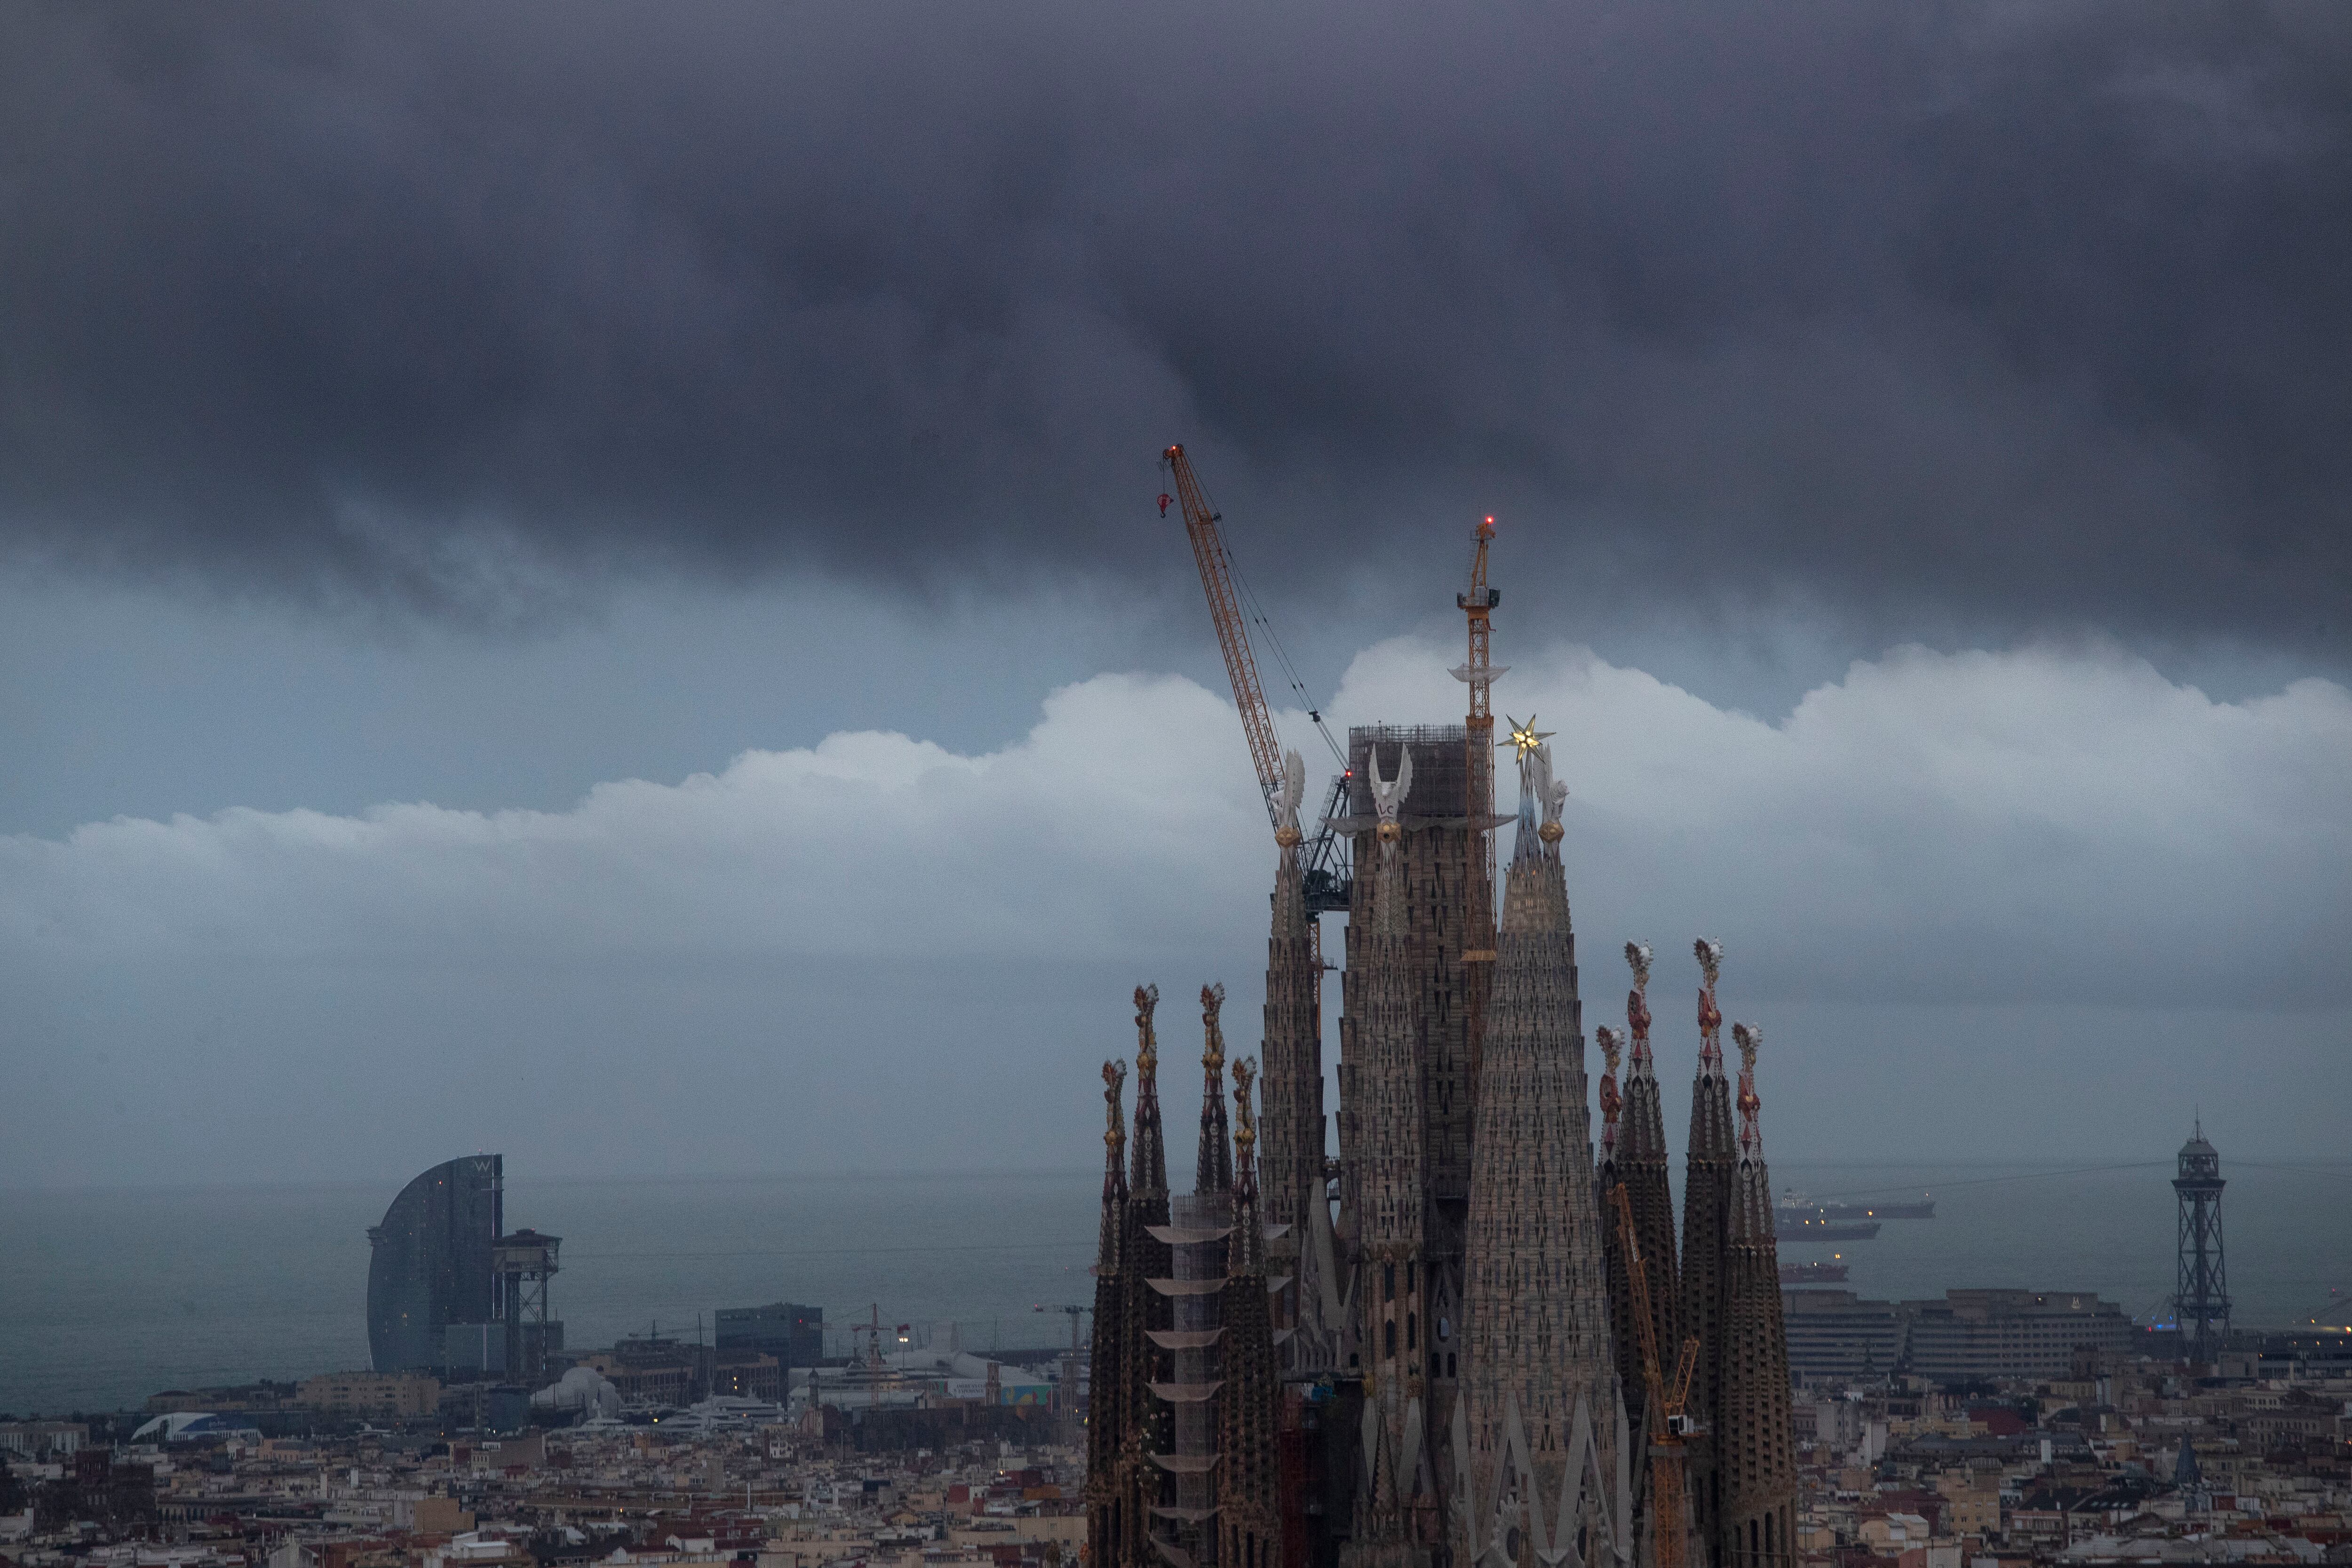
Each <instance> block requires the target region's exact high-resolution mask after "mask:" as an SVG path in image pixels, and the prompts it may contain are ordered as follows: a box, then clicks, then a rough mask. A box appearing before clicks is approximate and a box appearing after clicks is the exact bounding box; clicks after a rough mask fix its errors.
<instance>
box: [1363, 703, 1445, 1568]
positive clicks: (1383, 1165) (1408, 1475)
mask: <svg viewBox="0 0 2352 1568" xmlns="http://www.w3.org/2000/svg"><path fill="white" fill-rule="evenodd" d="M1366 772H1367V773H1368V774H1369V775H1370V776H1369V780H1368V782H1369V784H1370V790H1371V797H1372V805H1373V809H1374V810H1375V811H1376V812H1377V813H1378V826H1377V828H1376V829H1375V833H1374V839H1375V842H1376V843H1377V844H1378V846H1379V849H1378V853H1377V856H1376V860H1377V865H1376V868H1375V869H1374V871H1373V883H1372V889H1373V891H1372V909H1371V921H1370V931H1368V932H1367V933H1366V934H1365V936H1364V937H1363V938H1362V939H1361V940H1360V941H1358V940H1355V939H1353V938H1352V937H1351V939H1350V942H1349V958H1350V964H1349V968H1350V969H1351V970H1357V969H1359V968H1360V972H1361V978H1360V980H1359V981H1358V984H1357V986H1356V988H1355V990H1354V992H1353V994H1352V995H1351V996H1350V998H1349V1001H1350V1011H1351V1013H1353V1014H1354V1017H1353V1018H1352V1020H1351V1022H1352V1026H1353V1029H1352V1037H1351V1039H1350V1042H1349V1048H1350V1051H1351V1053H1352V1054H1354V1056H1355V1058H1356V1059H1355V1060H1354V1061H1353V1062H1351V1063H1349V1064H1348V1071H1349V1079H1350V1081H1351V1083H1352V1084H1355V1085H1360V1086H1361V1096H1362V1102H1363V1103H1362V1109H1361V1110H1360V1111H1359V1112H1358V1113H1357V1124H1358V1126H1359V1127H1360V1130H1361V1132H1360V1146H1359V1148H1358V1150H1357V1152H1356V1188H1355V1194H1356V1200H1357V1202H1356V1214H1355V1222H1356V1237H1355V1239H1356V1243H1357V1258H1356V1262H1357V1272H1356V1287H1355V1292H1356V1301H1357V1303H1358V1306H1357V1310H1356V1314H1355V1325H1356V1330H1357V1341H1356V1349H1355V1352H1354V1354H1355V1359H1356V1361H1357V1362H1358V1363H1359V1364H1360V1366H1361V1369H1362V1373H1363V1378H1364V1439H1363V1457H1364V1467H1365V1468H1364V1470H1363V1472H1362V1473H1361V1474H1360V1476H1359V1478H1358V1481H1357V1509H1356V1521H1355V1529H1354V1533H1353V1537H1352V1539H1351V1541H1350V1542H1349V1547H1348V1556H1347V1557H1346V1559H1345V1561H1346V1562H1348V1563H1349V1564H1350V1565H1351V1568H1368V1565H1375V1564H1377V1565H1379V1568H1389V1565H1391V1564H1393V1563H1399V1562H1401V1561H1402V1560H1403V1559H1402V1557H1401V1556H1400V1554H1401V1553H1403V1552H1407V1551H1408V1550H1409V1548H1410V1546H1411V1544H1412V1542H1417V1541H1421V1540H1423V1539H1424V1538H1425V1537H1426V1535H1427V1534H1428V1533H1429V1531H1430V1530H1431V1529H1432V1527H1433V1521H1431V1520H1430V1518H1429V1517H1428V1516H1429V1515H1430V1514H1431V1513H1433V1510H1434V1507H1435V1498H1434V1496H1433V1492H1432V1489H1431V1487H1430V1485H1429V1484H1428V1483H1429V1481H1430V1479H1431V1478H1430V1472H1429V1466H1428V1456H1427V1454H1426V1452H1425V1438H1426V1436H1427V1412H1426V1408H1425V1406H1424V1405H1423V1397H1424V1395H1425V1394H1426V1392H1427V1380H1428V1376H1429V1365H1428V1359H1427V1358H1428V1356H1429V1353H1430V1347H1429V1344H1428V1342H1427V1317H1428V1313H1427V1307H1426V1300H1425V1295H1426V1292H1427V1290H1428V1287H1429V1284H1430V1280H1429V1271H1428V1269H1427V1268H1426V1267H1425V1264H1426V1263H1427V1260H1428V1259H1427V1247H1428V1210H1427V1207H1426V1203H1427V1194H1428V1181H1427V1175H1428V1142H1427V1130H1428V1118H1427V1116H1426V1114H1425V1111H1424V1108H1425V1099H1424V1089H1423V1059H1422V1053H1421V1050H1420V1046H1421V1031H1420V1026H1419V1019H1418V1018H1417V1016H1416V1008H1415V1005H1414V1003H1415V990H1414V984H1413V972H1412V945H1411V942H1410V940H1409V937H1408V931H1409V930H1410V922H1409V921H1408V920H1407V918H1406V912H1405V878H1404V858H1405V857H1404V844H1403V839H1404V825H1403V821H1402V813H1403V807H1404V802H1405V797H1406V796H1407V795H1408V794H1410V793H1411V791H1412V744H1411V742H1406V743H1403V744H1401V745H1399V746H1398V748H1397V768H1396V773H1395V774H1394V775H1393V776H1392V777H1388V778H1383V777H1381V756H1380V747H1379V745H1378V744H1377V743H1375V744H1374V745H1373V746H1372V747H1371V748H1370V752H1369V756H1368V763H1367V768H1366Z"/></svg>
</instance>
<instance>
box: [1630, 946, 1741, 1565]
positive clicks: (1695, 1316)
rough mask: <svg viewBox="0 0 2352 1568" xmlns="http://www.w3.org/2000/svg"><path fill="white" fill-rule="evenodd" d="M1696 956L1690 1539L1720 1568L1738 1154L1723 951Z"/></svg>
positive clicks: (1685, 1294)
mask: <svg viewBox="0 0 2352 1568" xmlns="http://www.w3.org/2000/svg"><path fill="white" fill-rule="evenodd" d="M1693 952H1695V953H1696V956H1697V958H1698V965H1699V974H1700V977H1701V978H1700V984H1699V992H1698V1032H1699V1047H1698V1076H1697V1078H1696V1079H1695V1080H1693V1082H1692V1084H1691V1115H1690V1143H1689V1146H1688V1147H1687V1148H1686V1149H1685V1151H1684V1159H1685V1165H1684V1176H1683V1256H1682V1287H1683V1290H1682V1298H1683V1300H1682V1321H1681V1323H1680V1325H1679V1327H1680V1328H1681V1330H1682V1332H1683V1335H1684V1337H1685V1338H1694V1337H1695V1338H1696V1339H1697V1341H1698V1370H1697V1375H1696V1377H1694V1378H1693V1379H1692V1381H1691V1393H1690V1405H1689V1410H1690V1414H1691V1415H1693V1416H1694V1417H1696V1419H1697V1420H1698V1421H1700V1422H1701V1423H1703V1424H1704V1426H1705V1428H1706V1429H1705V1431H1704V1432H1702V1433H1701V1434H1699V1435H1698V1436H1695V1437H1694V1438H1693V1439H1692V1441H1691V1443H1690V1446H1689V1449H1688V1453H1689V1458H1688V1460H1687V1461H1686V1466H1687V1484H1688V1487H1689V1492H1688V1496H1689V1499H1690V1508H1691V1533H1692V1534H1693V1536H1694V1537H1696V1539H1697V1541H1698V1542H1699V1543H1700V1548H1701V1550H1702V1551H1703V1552H1706V1563H1707V1564H1711V1565H1713V1568H1722V1555H1721V1552H1720V1550H1719V1547H1720V1539H1721V1529H1720V1521H1721V1519H1722V1514H1723V1478H1722V1476H1721V1475H1720V1474H1719V1473H1717V1470H1716V1468H1715V1447H1716V1440H1717V1436H1719V1435H1720V1433H1721V1431H1722V1414H1723V1411H1722V1364H1723V1310H1724V1298H1723V1290H1724V1270H1725V1267H1726V1261H1725V1253H1726V1252H1727V1249H1728V1248H1729V1247H1730V1244H1731V1206H1732V1195H1733V1189H1734V1187H1735V1185H1736V1184H1737V1180H1738V1167H1739V1152H1738V1147H1737V1145H1736V1143H1735V1142H1734V1139H1733V1134H1732V1129H1731V1087H1730V1085H1729V1083H1728V1082H1727V1080H1726V1079H1725V1078H1724V1076H1723V1039H1722V1035H1723V1014H1722V1012H1721V1011H1720V1010H1719V1009H1718V1008H1717V1006H1716V1005H1715V983H1716V979H1717V975H1718V974H1719V973H1721V971H1722V966H1723V947H1722V944H1721V943H1719V942H1709V941H1708V940H1707V939H1706V938H1705V937H1701V938H1700V939H1699V940H1698V941H1697V942H1695V943H1694V944H1693ZM1628 1195H1631V1194H1628ZM1663 1353H1664V1347H1663V1346H1662V1347H1661V1354H1663Z"/></svg>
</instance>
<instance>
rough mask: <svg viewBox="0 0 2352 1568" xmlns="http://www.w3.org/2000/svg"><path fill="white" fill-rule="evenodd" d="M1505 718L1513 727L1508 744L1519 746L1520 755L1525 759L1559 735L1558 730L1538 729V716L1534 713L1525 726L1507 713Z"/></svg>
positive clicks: (1530, 715) (1529, 715)
mask: <svg viewBox="0 0 2352 1568" xmlns="http://www.w3.org/2000/svg"><path fill="white" fill-rule="evenodd" d="M1503 717H1504V719H1505V721H1507V722H1508V723H1509V724H1510V726H1511V734H1510V739H1509V741H1508V742H1507V744H1509V745H1513V746H1517V748H1518V749H1519V752H1518V754H1519V755H1520V756H1523V757H1524V756H1526V755H1527V754H1528V752H1532V751H1534V750H1535V749H1536V748H1537V747H1538V746H1540V745H1542V744H1543V743H1544V742H1546V741H1549V740H1550V739H1551V738H1552V737H1553V736H1554V735H1556V734H1558V733H1559V731H1556V730H1538V729H1537V728H1536V716H1535V715H1534V714H1532V713H1530V714H1528V721H1527V722H1526V723H1524V724H1522V723H1520V722H1519V721H1517V719H1513V718H1512V717H1511V716H1510V715H1509V714H1507V713H1506V714H1504V715H1503Z"/></svg>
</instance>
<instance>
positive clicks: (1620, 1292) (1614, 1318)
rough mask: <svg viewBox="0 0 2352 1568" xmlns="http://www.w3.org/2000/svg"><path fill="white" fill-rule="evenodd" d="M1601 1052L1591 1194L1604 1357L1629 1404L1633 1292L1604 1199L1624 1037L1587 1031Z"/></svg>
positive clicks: (1611, 1178) (1612, 1157)
mask: <svg viewBox="0 0 2352 1568" xmlns="http://www.w3.org/2000/svg"><path fill="white" fill-rule="evenodd" d="M1592 1037H1593V1039H1594V1040H1595V1041H1596V1042H1598V1043H1599V1045H1600V1047H1601V1161H1600V1163H1599V1164H1598V1165H1597V1166H1596V1167H1595V1168H1594V1171H1593V1175H1594V1181H1593V1193H1594V1195H1595V1196H1597V1197H1598V1198H1599V1199H1600V1213H1601V1278H1602V1279H1604V1280H1606V1281H1607V1283H1608V1289H1609V1329H1610V1344H1609V1348H1610V1352H1611V1354H1612V1358H1613V1359H1612V1364H1613V1365H1614V1366H1615V1367H1616V1368H1617V1373H1618V1377H1619V1380H1620V1381H1621V1382H1622V1384H1623V1385H1624V1390H1625V1398H1626V1400H1627V1402H1628V1403H1629V1404H1630V1403H1631V1402H1632V1401H1633V1399H1635V1398H1636V1397H1638V1394H1637V1391H1638V1390H1639V1389H1640V1387H1641V1384H1642V1351H1641V1341H1640V1338H1639V1336H1638V1335H1636V1334H1634V1333H1633V1328H1632V1316H1633V1279H1632V1270H1631V1268H1630V1267H1629V1266H1628V1263H1627V1260H1626V1253H1625V1239H1624V1237H1622V1235H1620V1234H1619V1226H1618V1224H1617V1209H1616V1205H1615V1204H1614V1203H1613V1202H1612V1199H1611V1197H1610V1194H1611V1193H1612V1192H1613V1191H1615V1190H1616V1189H1617V1188H1618V1187H1620V1186H1622V1185H1623V1184H1624V1173H1622V1171H1621V1170H1620V1169H1619V1168H1618V1164H1617V1136H1618V1123H1619V1121H1620V1118H1621V1117H1622V1113H1623V1111H1624V1109H1625V1099H1624V1096H1623V1095H1622V1093H1621V1092H1619V1089H1618V1087H1617V1069H1618V1067H1619V1066H1620V1065H1621V1064H1622V1062H1623V1061H1624V1059H1625V1037H1624V1036H1622V1035H1621V1034H1619V1033H1618V1032H1617V1031H1616V1030H1614V1029H1612V1028H1611V1027H1610V1026H1608V1025H1606V1024H1603V1025H1601V1026H1600V1027H1599V1028H1597V1029H1595V1030H1593V1031H1592Z"/></svg>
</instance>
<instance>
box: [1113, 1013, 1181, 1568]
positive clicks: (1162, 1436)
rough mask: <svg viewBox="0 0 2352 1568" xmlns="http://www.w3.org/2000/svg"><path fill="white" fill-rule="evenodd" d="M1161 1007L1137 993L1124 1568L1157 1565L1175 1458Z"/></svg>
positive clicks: (1125, 1295) (1122, 1271)
mask: <svg viewBox="0 0 2352 1568" xmlns="http://www.w3.org/2000/svg"><path fill="white" fill-rule="evenodd" d="M1159 1005H1160V988H1159V987H1158V986H1157V985H1139V986H1137V987H1136V988H1135V1033H1136V1045H1135V1136H1134V1138H1133V1139H1132V1141H1131V1142H1130V1144H1129V1165H1128V1194H1127V1226H1126V1231H1127V1234H1126V1236H1125V1237H1124V1238H1123V1240H1124V1249H1123V1255H1122V1257H1121V1258H1120V1260H1119V1275H1120V1279H1121V1280H1122V1281H1123V1282H1124V1283H1126V1284H1127V1285H1128V1286H1129V1288H1128V1289H1125V1290H1123V1291H1122V1292H1121V1300H1120V1309H1121V1310H1122V1312H1123V1313H1124V1315H1125V1319H1124V1321H1125V1327H1124V1331H1123V1333H1122V1338H1121V1343H1122V1344H1123V1345H1124V1346H1125V1347H1126V1349H1127V1351H1128V1352H1129V1353H1128V1358H1127V1364H1125V1365H1124V1366H1122V1367H1121V1368H1120V1369H1119V1370H1120V1372H1121V1373H1122V1374H1123V1376H1124V1378H1125V1387H1124V1388H1123V1390H1122V1391H1121V1394H1120V1400H1121V1405H1122V1414H1123V1416H1124V1419H1125V1422H1126V1427H1127V1429H1126V1431H1125V1432H1123V1433H1122V1434H1121V1435H1120V1439H1119V1469H1120V1478H1121V1481H1122V1489H1123V1494H1124V1495H1123V1498H1122V1502H1121V1510H1120V1511H1121V1520H1120V1524H1121V1529H1122V1531H1123V1533H1124V1536H1125V1542H1124V1550H1123V1552H1122V1554H1121V1556H1120V1558H1119V1562H1120V1563H1121V1564H1122V1568H1150V1564H1154V1563H1158V1562H1159V1561H1160V1559H1159V1553H1158V1549H1157V1548H1156V1547H1154V1546H1153V1545H1152V1544H1151V1532H1152V1524H1153V1521H1154V1517H1155V1512H1156V1510H1159V1509H1161V1508H1163V1507H1170V1506H1173V1501H1174V1500H1173V1499H1172V1498H1171V1497H1170V1496H1169V1495H1168V1492H1169V1487H1168V1484H1167V1479H1168V1472H1167V1471H1166V1470H1165V1469H1163V1468H1161V1467H1160V1463H1159V1457H1160V1455H1163V1454H1170V1453H1172V1452H1174V1450H1175V1429H1174V1423H1173V1422H1172V1421H1171V1419H1170V1418H1169V1415H1168V1413H1167V1409H1166V1406H1165V1405H1162V1404H1161V1402H1160V1399H1159V1397H1158V1395H1157V1394H1156V1393H1155V1392H1154V1390H1153V1388H1152V1384H1155V1383H1160V1382H1163V1381H1165V1378H1166V1375H1167V1373H1168V1370H1169V1366H1168V1362H1169V1357H1168V1354H1167V1352H1166V1349H1165V1345H1164V1342H1163V1338H1162V1336H1165V1335H1166V1334H1168V1333H1170V1332H1171V1331H1173V1330H1174V1329H1175V1326H1176V1322H1175V1314H1174V1310H1173V1309H1172V1307H1171V1300H1170V1298H1169V1297H1168V1295H1167V1294H1166V1293H1165V1292H1164V1291H1162V1290H1161V1289H1160V1288H1159V1287H1158V1286H1156V1285H1155V1284H1154V1283H1153V1281H1155V1280H1162V1281H1164V1280H1165V1279H1168V1278H1170V1277H1171V1275H1172V1273H1173V1272H1174V1258H1173V1254H1172V1252H1171V1249H1170V1247H1169V1244H1168V1242H1167V1241H1166V1240H1165V1239H1164V1237H1165V1236H1166V1234H1167V1230H1168V1151H1167V1147H1166V1144H1165V1142H1163V1139H1162V1136H1161V1131H1160V1044H1159V1037H1158V1034H1157V1032H1156V1030H1155V1028H1154V1026H1153V1023H1152V1015H1153V1013H1154V1011H1155V1010H1156V1009H1157V1008H1158V1007H1159ZM1097 1331H1099V1330H1097ZM1095 1386H1097V1387H1099V1386H1100V1384H1095Z"/></svg>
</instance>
